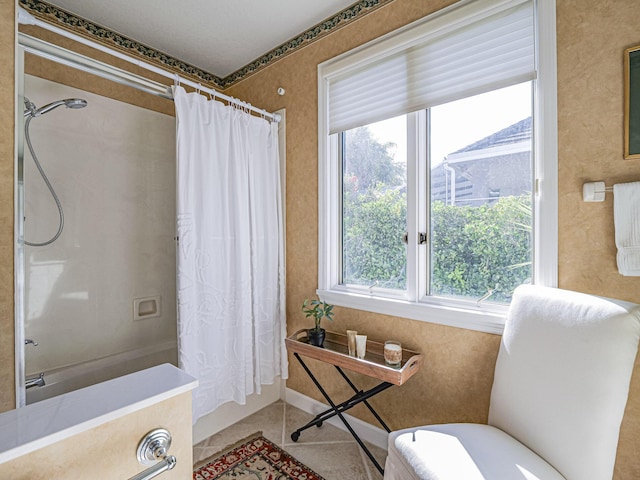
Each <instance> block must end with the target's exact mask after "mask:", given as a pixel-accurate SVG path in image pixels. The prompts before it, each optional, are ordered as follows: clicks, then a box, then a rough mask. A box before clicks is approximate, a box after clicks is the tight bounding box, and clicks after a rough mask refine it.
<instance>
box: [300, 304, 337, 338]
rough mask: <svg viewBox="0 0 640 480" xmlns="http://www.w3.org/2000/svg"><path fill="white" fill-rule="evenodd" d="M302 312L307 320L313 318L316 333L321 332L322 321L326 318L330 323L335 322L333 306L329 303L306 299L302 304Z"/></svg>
mask: <svg viewBox="0 0 640 480" xmlns="http://www.w3.org/2000/svg"><path fill="white" fill-rule="evenodd" d="M302 312H303V313H304V314H305V316H306V317H307V318H309V317H313V318H314V320H315V322H316V327H315V328H314V330H315V331H317V332H318V331H320V320H322V319H323V318H326V319H327V320H329V321H333V305H329V304H328V303H327V302H323V301H321V300H317V299H314V300H310V299H308V298H307V299H305V301H304V302H303V303H302Z"/></svg>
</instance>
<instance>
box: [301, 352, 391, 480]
mask: <svg viewBox="0 0 640 480" xmlns="http://www.w3.org/2000/svg"><path fill="white" fill-rule="evenodd" d="M293 356H294V357H296V358H297V359H298V362H300V365H302V368H304V370H305V372H307V375H309V378H311V380H312V381H313V383H314V384H315V386H316V387H317V388H318V390H320V393H322V396H323V397H324V398H325V399H326V400H327V402H329V405H331V409H330V410H327V412H326V413H328V412H329V411H332V412H334V413H335V415H338V417H339V418H340V420H341V421H342V423H343V424H344V426H345V427H346V428H347V430H349V433H351V436H353V438H354V439H355V440H356V442H358V445H360V448H362V450H363V451H364V453H366V455H367V456H368V457H369V460H371V462H372V463H373V464H374V466H375V467H376V468H377V469H378V471H379V472H380V473H381V474H384V469H383V468H382V467H381V466H380V464H379V463H378V461H377V460H376V459H375V458H374V456H373V454H372V453H371V452H370V451H369V449H368V448H367V446H366V445H365V444H364V442H363V441H362V440H361V439H360V437H359V436H358V434H357V433H356V432H355V430H354V429H353V428H352V427H351V425H349V422H347V419H346V418H344V415H342V411H340V409H339V408H338V406H337V405H336V404H335V403H334V402H333V400H331V397H330V396H329V394H328V393H327V392H326V391H325V390H324V388H322V385H320V382H318V380H317V379H316V377H315V376H314V375H313V373H311V370H309V367H307V365H306V364H305V363H304V362H303V361H302V359H301V358H300V356H299V355H298V353H297V352H295V353H294V354H293ZM391 386H392V384H390V383H389V384H386V383H382V384H380V385H378V387H381V389H380V390H379V391H377V392H376V393H379V392H380V391H382V390H386V389H387V388H389V387H391ZM372 390H373V389H372ZM367 398H368V397H367ZM364 400H366V398H365V399H362V400H360V401H358V402H355V403H353V404H352V405H351V406H350V407H349V408H351V407H353V406H355V405H357V404H358V403H360V402H362V401H364ZM331 416H333V414H332V415H331ZM316 422H318V420H314V421H312V422H310V424H307V425H313V424H314V423H316ZM299 437H300V430H296V431H295V432H293V433H292V434H291V440H293V441H294V442H295V441H297V440H298V438H299Z"/></svg>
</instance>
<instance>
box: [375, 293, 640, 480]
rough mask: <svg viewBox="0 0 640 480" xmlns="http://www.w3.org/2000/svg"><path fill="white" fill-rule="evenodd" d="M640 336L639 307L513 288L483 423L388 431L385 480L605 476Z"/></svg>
mask: <svg viewBox="0 0 640 480" xmlns="http://www.w3.org/2000/svg"><path fill="white" fill-rule="evenodd" d="M639 337H640V306H639V305H635V304H630V303H625V302H619V301H615V300H610V299H604V298H600V297H594V296H591V295H586V294H581V293H576V292H570V291H566V290H560V289H554V288H546V287H536V286H530V285H527V286H522V287H519V288H518V289H517V290H516V292H515V294H514V297H513V301H512V303H511V307H510V309H509V314H508V317H507V324H506V326H505V331H504V335H503V338H502V343H501V345H500V352H499V354H498V360H497V363H496V368H495V376H494V382H493V388H492V391H491V402H490V408H489V422H488V423H489V424H488V425H480V424H466V423H455V424H444V425H429V426H423V427H417V428H409V429H405V430H400V431H396V432H392V433H391V434H390V436H389V455H388V457H387V462H386V466H385V475H384V478H385V480H411V479H420V480H425V479H428V480H520V479H522V480H556V479H557V480H562V479H566V480H605V479H607V480H610V479H611V477H612V475H613V467H614V462H615V457H616V449H617V444H618V435H619V431H620V423H621V421H622V416H623V413H624V408H625V405H626V402H627V396H628V392H629V382H630V379H631V373H632V371H633V365H634V361H635V357H636V352H637V349H638V339H639Z"/></svg>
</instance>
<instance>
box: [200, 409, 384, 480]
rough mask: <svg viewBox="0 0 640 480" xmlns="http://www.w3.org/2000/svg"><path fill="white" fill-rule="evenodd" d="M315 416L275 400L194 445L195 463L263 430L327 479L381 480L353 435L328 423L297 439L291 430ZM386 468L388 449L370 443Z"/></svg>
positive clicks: (276, 442)
mask: <svg viewBox="0 0 640 480" xmlns="http://www.w3.org/2000/svg"><path fill="white" fill-rule="evenodd" d="M312 418H313V416H312V415H310V414H308V413H306V412H303V411H302V410H300V409H298V408H295V407H292V406H291V405H288V404H286V403H285V402H283V401H278V402H275V403H272V404H271V405H269V406H267V407H265V408H263V409H262V410H260V411H258V412H256V413H254V414H253V415H251V416H249V417H247V418H245V419H244V420H241V421H240V422H238V423H235V424H233V425H231V426H230V427H228V428H226V429H224V430H222V431H221V432H219V433H217V434H215V435H213V436H211V437H209V438H207V439H205V440H203V441H202V442H200V443H198V444H196V445H194V446H193V462H194V465H195V464H199V463H200V462H202V461H203V460H205V459H206V458H208V457H210V456H212V455H214V454H215V453H218V452H220V451H222V450H224V449H225V447H227V446H229V445H232V444H235V443H236V442H237V441H239V440H241V439H244V438H245V437H248V436H250V435H251V434H253V433H255V432H257V431H262V435H263V436H264V437H265V438H267V439H269V440H270V441H272V442H273V443H275V444H276V445H278V446H279V447H280V448H282V449H283V450H285V451H286V452H288V453H289V454H291V455H292V456H294V457H295V458H296V459H298V460H300V461H301V462H302V463H304V464H305V465H307V466H308V467H309V468H311V469H312V470H314V471H315V472H316V473H318V474H320V475H321V476H322V477H324V478H325V479H326V480H381V479H382V475H381V474H380V473H379V472H378V470H377V469H376V468H375V466H374V465H373V463H372V462H371V460H369V458H368V457H367V456H366V454H365V453H364V452H363V451H362V449H361V448H360V447H359V446H358V444H357V443H356V441H355V440H354V439H353V437H352V436H351V434H349V433H348V432H345V431H343V430H340V429H339V428H336V427H334V426H333V425H329V424H328V423H325V424H324V425H323V426H322V427H321V428H310V429H308V430H305V431H304V432H302V433H301V434H300V438H299V439H298V441H297V442H295V443H294V442H293V441H292V440H291V432H293V431H294V430H295V429H296V428H298V427H301V426H302V425H304V424H305V423H307V422H308V421H310V420H311V419H312ZM368 447H369V449H370V450H371V452H372V453H373V455H374V457H375V458H376V460H377V461H378V463H379V464H380V465H382V467H383V468H384V460H385V458H386V456H387V452H386V451H385V450H383V449H381V448H378V447H375V446H373V445H368Z"/></svg>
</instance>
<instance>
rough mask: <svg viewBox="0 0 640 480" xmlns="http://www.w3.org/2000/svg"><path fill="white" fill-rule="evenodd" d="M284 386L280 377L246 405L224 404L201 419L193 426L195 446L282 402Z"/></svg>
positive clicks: (248, 399)
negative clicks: (279, 401)
mask: <svg viewBox="0 0 640 480" xmlns="http://www.w3.org/2000/svg"><path fill="white" fill-rule="evenodd" d="M283 385H284V382H283V381H282V380H281V379H280V377H278V378H277V379H276V382H275V383H274V384H273V385H262V393H260V395H257V394H253V395H250V396H248V397H247V403H246V404H245V405H239V404H237V403H235V402H228V403H224V404H222V405H220V406H219V407H218V408H217V409H216V410H215V411H213V412H211V413H210V414H209V415H205V416H204V417H201V418H199V419H198V421H197V422H196V424H195V425H194V426H193V443H194V445H195V444H196V443H199V442H201V441H202V440H204V439H205V438H207V437H210V436H211V435H214V434H216V433H218V432H219V431H221V430H224V429H225V428H227V427H229V426H231V425H233V424H234V423H236V422H239V421H240V420H242V419H243V418H246V417H248V416H249V415H253V414H254V413H256V412H257V411H258V410H261V409H263V408H264V407H266V406H267V405H271V404H272V403H273V402H276V401H278V400H280V399H281V398H282V397H283Z"/></svg>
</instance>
